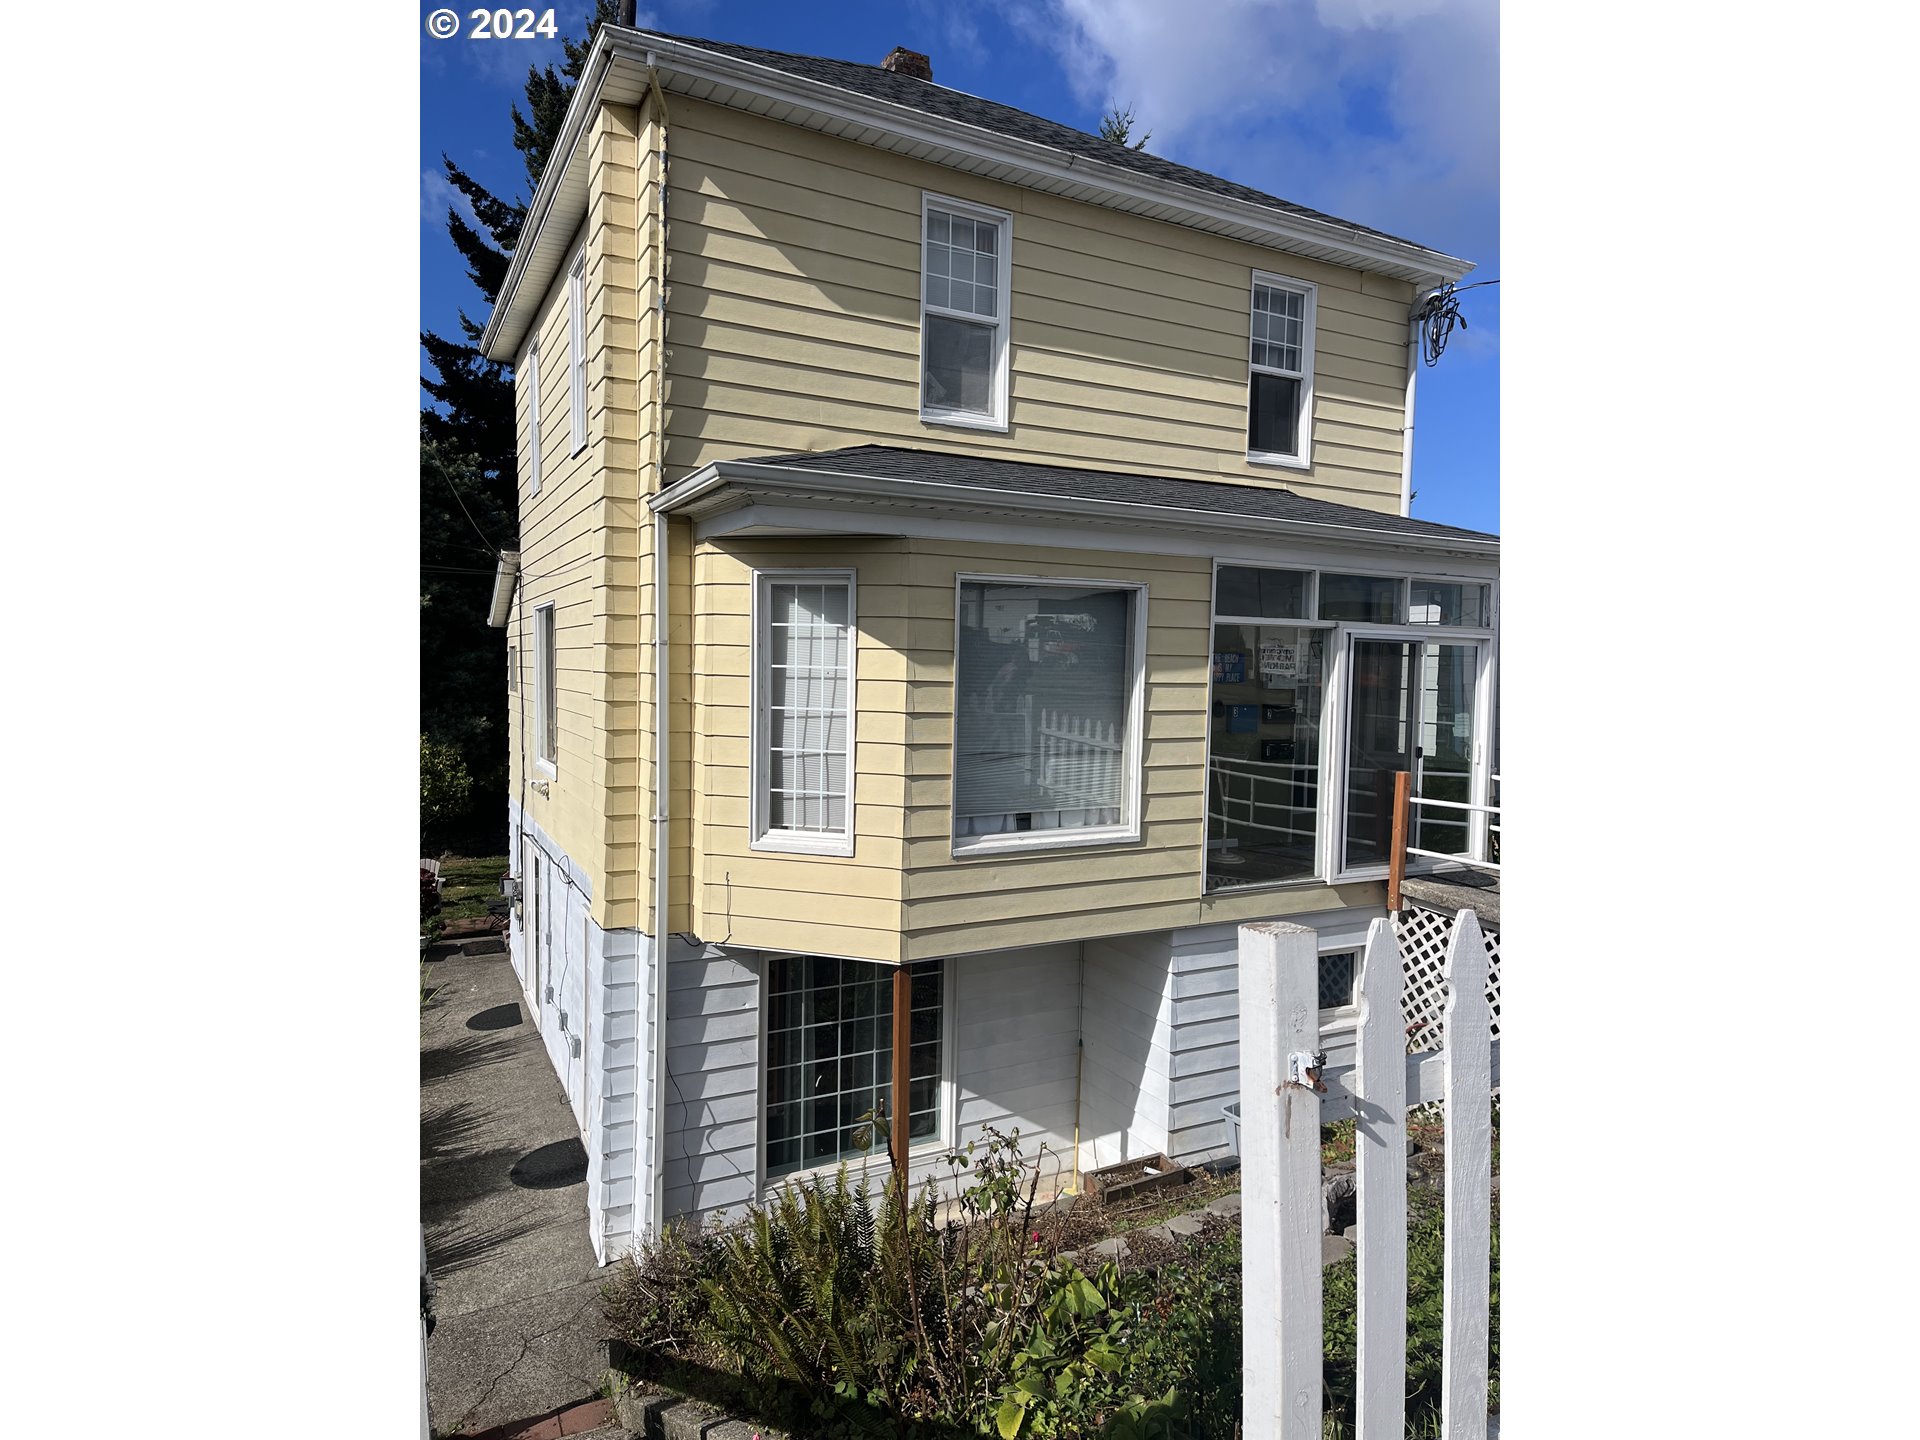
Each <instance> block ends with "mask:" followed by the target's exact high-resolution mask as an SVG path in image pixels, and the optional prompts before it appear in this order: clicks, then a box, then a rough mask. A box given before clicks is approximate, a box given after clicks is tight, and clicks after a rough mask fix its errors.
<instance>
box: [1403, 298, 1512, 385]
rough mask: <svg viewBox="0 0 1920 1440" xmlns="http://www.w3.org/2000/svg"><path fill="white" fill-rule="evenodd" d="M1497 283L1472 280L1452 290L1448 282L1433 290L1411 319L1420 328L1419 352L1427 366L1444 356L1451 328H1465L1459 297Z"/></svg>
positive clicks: (1436, 362) (1435, 363) (1451, 332)
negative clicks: (1468, 291)
mask: <svg viewBox="0 0 1920 1440" xmlns="http://www.w3.org/2000/svg"><path fill="white" fill-rule="evenodd" d="M1499 283H1500V282H1499V281H1498V280H1476V281H1475V282H1474V283H1473V284H1471V285H1459V286H1456V285H1454V284H1452V283H1451V282H1449V283H1448V284H1445V285H1442V286H1441V287H1440V288H1439V289H1438V290H1435V291H1434V292H1433V293H1432V294H1431V295H1429V296H1427V298H1426V300H1425V301H1424V302H1423V303H1422V304H1421V306H1420V308H1419V309H1417V310H1415V311H1414V312H1413V319H1414V322H1415V323H1416V324H1418V325H1419V327H1420V352H1421V356H1422V358H1423V359H1424V360H1425V361H1426V363H1427V364H1428V365H1429V366H1433V365H1437V364H1439V363H1440V357H1441V355H1442V354H1444V353H1445V352H1446V348H1447V340H1448V338H1449V337H1451V336H1452V334H1453V327H1454V326H1455V325H1458V326H1459V327H1460V328H1461V329H1462V330H1464V329H1466V328H1467V317H1466V316H1464V315H1462V314H1461V313H1460V299H1459V297H1460V295H1461V294H1462V293H1463V292H1464V291H1467V290H1478V289H1480V288H1481V286H1483V285H1498V284H1499Z"/></svg>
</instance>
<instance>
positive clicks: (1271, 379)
mask: <svg viewBox="0 0 1920 1440" xmlns="http://www.w3.org/2000/svg"><path fill="white" fill-rule="evenodd" d="M1315 294H1316V291H1315V288H1314V286H1312V285H1310V284H1308V283H1307V282H1306V281H1304V280H1287V279H1283V278H1281V277H1280V276H1278V275H1262V274H1259V273H1258V272H1256V273H1255V274H1254V277H1253V314H1252V322H1251V329H1252V339H1251V345H1250V348H1249V352H1248V371H1249V376H1248V382H1247V384H1248V390H1247V458H1248V459H1249V460H1253V461H1257V462H1260V463H1264V464H1274V465H1291V466H1295V467H1297V468H1302V469H1304V468H1305V467H1306V465H1307V464H1308V462H1309V460H1310V458H1311V456H1312V453H1313V320H1314V313H1313V312H1314V297H1315Z"/></svg>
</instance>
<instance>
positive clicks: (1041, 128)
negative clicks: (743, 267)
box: [640, 30, 1426, 249]
mask: <svg viewBox="0 0 1920 1440" xmlns="http://www.w3.org/2000/svg"><path fill="white" fill-rule="evenodd" d="M640 33H641V34H643V35H648V34H650V35H657V36H659V37H660V38H661V39H663V40H673V41H677V42H678V43H680V44H682V45H696V46H698V47H699V48H701V49H702V50H711V51H713V52H715V53H716V54H719V55H730V56H732V57H733V58H734V59H736V60H745V61H748V62H749V63H751V64H755V65H765V66H767V67H768V68H769V69H773V70H781V71H784V72H785V73H787V74H789V75H798V76H800V77H802V78H803V79H807V80H817V81H819V82H820V83H822V84H825V85H833V86H837V87H838V88H840V89H842V90H851V91H853V92H854V93H855V94H857V95H866V96H870V97H871V98H873V99H875V100H889V101H892V102H893V103H894V104H897V105H905V106H907V107H908V108H910V109H914V110H920V111H924V112H925V113H926V114H928V115H937V116H939V117H941V118H942V119H945V120H955V121H958V122H960V123H961V124H963V125H972V126H975V127H977V128H978V129H981V130H990V131H992V132H993V133H994V134H996V135H1006V136H1010V137H1011V138H1013V139H1016V140H1028V141H1031V142H1033V143H1034V144H1037V145H1049V146H1052V147H1053V148H1054V149H1056V150H1064V151H1066V152H1067V153H1068V154H1070V155H1080V156H1084V157H1085V158H1087V159H1089V160H1102V161H1105V162H1106V163H1107V164H1109V165H1118V166H1120V167H1122V168H1123V169H1127V170H1137V171H1139V172H1140V173H1141V174H1142V175H1151V176H1153V177H1154V178H1156V179H1159V180H1166V181H1169V182H1171V183H1173V184H1176V185H1188V186H1191V187H1192V188H1194V189H1196V190H1205V191H1208V192H1209V193H1211V194H1214V195H1225V196H1228V197H1230V198H1232V199H1235V200H1244V201H1246V202H1247V203H1249V204H1252V205H1264V206H1267V207H1268V208H1270V209H1274V210H1280V211H1284V212H1285V213H1287V214H1289V215H1300V216H1304V217H1306V218H1307V219H1309V220H1324V221H1327V222H1329V223H1330V224H1334V225H1344V226H1346V227H1348V228H1349V229H1351V230H1355V231H1358V232H1359V233H1361V234H1364V235H1373V236H1376V237H1378V238H1379V239H1382V240H1393V241H1397V242H1398V243H1399V244H1402V245H1419V243H1420V242H1419V241H1417V240H1408V239H1406V238H1405V237H1404V236H1400V235H1389V234H1388V233H1387V232H1386V231H1384V230H1375V229H1374V228H1373V227H1372V226H1370V225H1360V224H1357V223H1355V222H1354V221H1352V220H1343V219H1341V218H1340V217H1339V216H1337V215H1328V214H1325V213H1324V212H1322V211H1319V210H1310V209H1308V208H1307V207H1306V206H1305V205H1296V204H1294V202H1293V201H1291V200H1282V199H1281V198H1280V197H1279V196H1278V195H1269V194H1267V193H1266V192H1265V191H1263V190H1255V189H1254V188H1253V187H1252V186H1250V185H1240V184H1237V183H1235V182H1234V181H1232V180H1223V179H1221V178H1220V176H1218V175H1209V174H1207V173H1206V171H1204V170H1195V169H1192V168H1191V167H1189V166H1186V165H1176V164H1174V163H1173V161H1171V160H1166V159H1163V158H1161V157H1160V156H1158V155H1149V154H1148V153H1147V152H1146V151H1144V150H1134V149H1132V148H1130V147H1128V146H1126V145H1120V144H1116V143H1115V142H1114V141H1111V140H1103V139H1101V138H1100V137H1099V136H1098V135H1089V134H1088V133H1087V132H1086V131H1084V130H1075V129H1074V128H1072V127H1071V126H1069V125H1061V124H1059V123H1057V122H1055V121H1052V120H1047V119H1044V118H1042V117H1041V116H1039V115H1032V114H1029V113H1028V112H1027V111H1025V110H1016V109H1014V108H1013V107H1012V106H1011V105H1002V104H1000V103H999V101H997V100H983V99H981V98H980V97H979V96H977V95H968V94H966V93H965V92H964V91H960V90H949V89H948V88H947V87H946V86H944V85H937V84H933V83H931V82H929V81H926V80H916V79H914V78H913V77H912V76H910V75H896V74H894V73H893V72H892V71H891V70H883V69H881V68H880V67H879V66H878V65H861V64H858V63H856V62H855V61H852V60H829V59H826V58H824V57H822V56H818V55H790V54H788V53H787V52H786V51H784V50H762V49H760V48H759V47H758V46H757V45H735V44H733V43H732V42H731V41H727V40H702V39H700V38H698V37H697V36H693V35H669V34H667V33H666V32H665V31H660V30H651V31H641V32H640ZM934 73H936V74H938V73H939V72H938V71H937V70H936V71H935V72H934ZM1421 248H1422V249H1424V248H1426V247H1424V246H1422V247H1421Z"/></svg>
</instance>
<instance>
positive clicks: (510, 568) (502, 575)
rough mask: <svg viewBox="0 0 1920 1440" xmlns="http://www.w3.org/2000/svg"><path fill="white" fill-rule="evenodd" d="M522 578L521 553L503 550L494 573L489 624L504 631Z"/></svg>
mask: <svg viewBox="0 0 1920 1440" xmlns="http://www.w3.org/2000/svg"><path fill="white" fill-rule="evenodd" d="M519 578H520V552H519V551H518V550H502V551H501V552H500V563H499V565H498V566H497V567H496V568H495V569H494V572H493V601H492V603H491V604H490V605H488V606H487V624H489V625H491V626H492V627H493V628H494V629H496V630H504V629H505V628H506V624H507V620H508V619H509V618H510V616H511V614H512V611H513V587H514V585H515V583H516V582H518V580H519Z"/></svg>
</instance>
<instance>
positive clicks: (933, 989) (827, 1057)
mask: <svg viewBox="0 0 1920 1440" xmlns="http://www.w3.org/2000/svg"><path fill="white" fill-rule="evenodd" d="M766 973H767V1021H766V1036H767V1042H766V1043H767V1054H766V1066H767V1116H766V1126H767V1129H766V1168H767V1178H768V1179H770V1180H771V1179H778V1178H779V1177H781V1176H783V1175H791V1174H794V1173H795V1172H796V1171H801V1170H812V1169H817V1168H819V1167H821V1166H825V1165H834V1164H838V1163H839V1162H841V1161H843V1160H844V1161H852V1162H858V1161H860V1160H862V1159H865V1158H866V1157H867V1156H869V1155H884V1154H885V1153H886V1149H887V1133H888V1123H889V1122H888V1119H887V1117H888V1115H890V1114H891V1105H892V1100H893V1096H892V1091H893V970H892V968H891V967H889V966H886V965H874V964H869V963H867V962H865V961H860V960H835V959H831V958H829V957H827V956H820V955H783V956H777V957H775V958H773V959H771V960H769V961H768V962H767V972H766ZM945 980H946V975H945V967H944V966H943V965H942V964H941V962H940V961H938V960H933V961H926V962H922V963H921V964H918V965H915V966H914V967H913V982H912V986H913V988H912V1000H911V1002H910V1009H909V1011H908V1022H907V1023H908V1037H909V1044H910V1045H911V1047H912V1048H911V1049H910V1050H909V1052H908V1056H907V1102H906V1103H907V1136H908V1140H909V1142H914V1141H938V1140H939V1139H941V1137H942V1136H943V1135H944V1133H945V1118H946V1117H945V1114H944V1108H945V1107H944V1096H943V1090H944V1085H943V1083H942V1082H943V1070H942V1058H943V1056H942V1052H943V1051H944V1050H945V1048H946V1047H945V1045H944V1043H943V1042H944V1035H943V1028H944V1019H945V1005H944V1003H943V1001H944V998H945V997H944V995H943V993H942V992H943V990H944V987H945Z"/></svg>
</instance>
